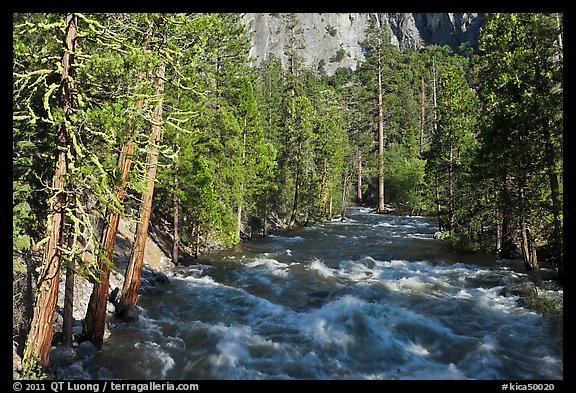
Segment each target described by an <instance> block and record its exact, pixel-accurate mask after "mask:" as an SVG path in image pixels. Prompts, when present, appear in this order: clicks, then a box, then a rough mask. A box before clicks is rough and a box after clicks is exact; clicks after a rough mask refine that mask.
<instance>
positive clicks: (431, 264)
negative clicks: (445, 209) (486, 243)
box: [88, 209, 563, 380]
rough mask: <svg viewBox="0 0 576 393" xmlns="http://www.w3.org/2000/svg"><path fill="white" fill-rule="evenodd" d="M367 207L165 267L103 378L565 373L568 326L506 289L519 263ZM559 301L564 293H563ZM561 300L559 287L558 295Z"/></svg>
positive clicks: (419, 221) (125, 326)
mask: <svg viewBox="0 0 576 393" xmlns="http://www.w3.org/2000/svg"><path fill="white" fill-rule="evenodd" d="M435 230H436V227H435V225H434V223H433V221H431V220H429V219H426V218H416V217H397V216H391V215H377V214H372V213H370V212H369V211H368V210H367V209H356V210H351V211H350V217H349V219H347V220H345V221H339V220H334V221H331V222H327V223H325V224H321V225H316V226H312V227H305V228H299V229H297V230H294V231H292V232H281V231H278V232H275V233H273V234H272V235H270V236H269V237H267V238H261V237H259V238H256V239H254V240H252V241H249V242H245V243H243V244H241V245H240V246H239V247H238V248H237V249H236V250H231V251H224V252H218V253H215V254H212V255H210V256H207V257H204V258H201V259H199V260H198V261H196V262H195V263H191V264H189V265H188V266H179V267H177V268H174V269H173V270H172V271H170V272H168V273H167V275H168V277H169V279H170V282H169V283H167V284H163V286H162V290H163V291H162V292H161V293H158V294H155V295H146V296H144V295H141V296H140V299H139V306H141V307H142V309H143V315H142V316H141V318H140V320H139V321H138V322H136V323H123V322H118V321H115V322H113V323H112V326H111V335H110V337H108V338H107V339H106V341H105V343H104V346H103V350H102V351H99V352H98V354H97V355H96V357H95V358H94V359H93V362H92V363H91V366H90V370H88V371H89V372H90V373H91V374H90V375H91V376H92V377H93V378H95V379H106V378H120V379H154V380H158V379H437V380H446V379H458V380H461V379H507V380H515V379H563V330H562V322H561V321H558V320H554V319H549V318H544V317H542V316H541V315H540V314H538V313H536V312H533V311H530V310H528V309H525V308H523V307H521V306H519V305H518V302H517V300H518V298H517V297H515V296H510V297H504V296H501V295H499V292H500V291H501V290H502V288H503V286H504V285H505V284H506V283H510V282H523V281H527V280H529V277H528V276H527V275H526V274H525V273H523V272H522V271H521V269H519V268H518V267H517V263H516V264H515V262H514V261H508V260H497V259H496V257H495V256H493V255H489V254H464V253H459V252H456V251H454V250H451V249H450V248H449V247H448V246H447V245H446V244H445V243H444V242H442V241H439V240H435V239H433V233H434V232H435ZM556 293H557V292H556ZM560 294H561V292H560Z"/></svg>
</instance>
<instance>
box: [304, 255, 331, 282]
mask: <svg viewBox="0 0 576 393" xmlns="http://www.w3.org/2000/svg"><path fill="white" fill-rule="evenodd" d="M309 269H311V270H315V271H317V272H318V273H319V274H320V275H321V276H323V277H326V278H328V277H334V275H335V274H336V272H335V270H334V269H331V268H329V267H328V266H326V265H325V264H324V263H322V261H321V260H319V259H314V260H313V261H312V263H310V266H309Z"/></svg>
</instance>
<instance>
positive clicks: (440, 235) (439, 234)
mask: <svg viewBox="0 0 576 393" xmlns="http://www.w3.org/2000/svg"><path fill="white" fill-rule="evenodd" d="M434 239H436V240H440V239H442V232H440V231H438V232H434Z"/></svg>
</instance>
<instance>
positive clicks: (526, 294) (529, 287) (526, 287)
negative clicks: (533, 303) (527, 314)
mask: <svg viewBox="0 0 576 393" xmlns="http://www.w3.org/2000/svg"><path fill="white" fill-rule="evenodd" d="M499 294H500V295H501V296H505V297H510V296H518V305H520V306H522V305H523V304H524V303H525V302H526V301H530V300H533V299H535V298H536V297H538V289H536V285H534V283H533V282H531V281H527V282H518V283H509V284H508V285H506V286H505V287H504V288H502V289H501V290H500V293H499Z"/></svg>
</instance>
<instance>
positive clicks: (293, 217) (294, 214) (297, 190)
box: [288, 166, 300, 230]
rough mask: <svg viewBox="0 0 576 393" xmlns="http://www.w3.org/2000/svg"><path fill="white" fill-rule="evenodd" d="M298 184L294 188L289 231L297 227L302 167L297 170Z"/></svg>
mask: <svg viewBox="0 0 576 393" xmlns="http://www.w3.org/2000/svg"><path fill="white" fill-rule="evenodd" d="M295 182H296V184H295V186H294V202H293V204H292V214H291V215H290V222H289V223H288V229H289V230H292V229H294V227H295V226H296V217H297V214H298V194H299V193H300V166H298V169H296V180H295Z"/></svg>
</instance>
